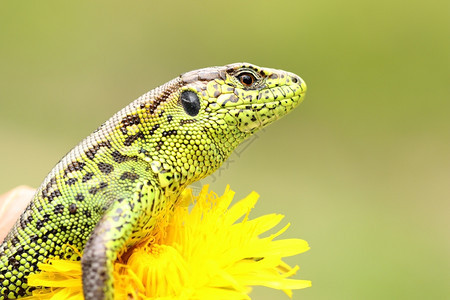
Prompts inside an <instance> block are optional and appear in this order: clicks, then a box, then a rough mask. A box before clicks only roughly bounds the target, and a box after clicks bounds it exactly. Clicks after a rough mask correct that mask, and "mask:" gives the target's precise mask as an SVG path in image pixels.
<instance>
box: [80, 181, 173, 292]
mask: <svg viewBox="0 0 450 300" xmlns="http://www.w3.org/2000/svg"><path fill="white" fill-rule="evenodd" d="M162 195H163V194H162V193H161V191H160V190H159V189H158V188H157V187H156V185H155V184H152V183H151V182H150V181H149V182H146V183H141V184H140V185H139V187H138V190H137V192H136V193H134V194H133V196H132V197H131V199H126V198H125V199H118V200H116V201H114V202H113V203H111V205H110V207H109V208H108V210H107V211H106V213H105V215H104V216H103V217H102V218H101V220H100V222H99V223H98V224H97V226H96V227H95V228H94V230H93V232H92V234H91V236H90V238H89V239H88V241H87V243H86V247H85V248H84V251H83V256H82V260H81V263H82V270H83V279H82V280H83V293H84V297H85V299H113V298H114V283H113V267H114V261H115V260H116V259H117V254H118V252H119V251H120V250H121V249H122V248H123V247H124V246H132V245H134V244H135V243H136V242H138V241H139V240H140V239H142V238H143V237H145V236H146V235H147V234H148V233H149V231H150V229H151V228H152V227H153V225H154V223H155V222H156V220H157V215H156V214H155V213H154V212H156V211H158V209H155V208H157V207H162V206H163V205H162V204H164V202H165V197H163V196H162ZM149 212H153V213H149ZM145 224H147V225H145Z"/></svg>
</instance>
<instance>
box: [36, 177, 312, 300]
mask: <svg viewBox="0 0 450 300" xmlns="http://www.w3.org/2000/svg"><path fill="white" fill-rule="evenodd" d="M233 196H234V192H233V191H231V190H230V189H229V187H227V189H226V190H225V193H224V194H223V196H221V197H218V196H217V195H216V194H215V193H213V192H208V186H205V187H203V189H202V191H201V193H200V195H199V196H198V197H196V201H195V202H194V206H193V208H192V209H190V210H189V208H188V205H187V204H189V202H192V199H193V196H192V193H191V190H186V191H185V192H184V193H183V194H182V196H181V199H180V201H179V203H181V205H178V206H177V207H176V208H175V211H174V212H173V214H166V215H167V217H165V219H163V220H162V221H161V222H160V223H159V225H158V227H157V228H155V230H154V232H153V233H152V236H151V237H150V238H149V239H147V240H145V241H144V242H143V243H141V244H140V245H138V246H136V247H134V249H133V250H132V251H131V254H130V252H128V253H125V254H123V255H122V256H121V257H119V259H118V261H117V262H116V263H115V270H114V285H115V291H116V299H127V298H128V297H130V296H131V297H133V298H134V299H250V297H249V296H248V294H249V293H250V291H251V286H257V285H260V286H266V287H270V288H274V289H279V290H283V291H284V292H285V293H286V294H287V295H288V296H291V295H292V290H293V289H302V288H306V287H309V286H311V282H310V281H307V280H297V279H289V278H288V277H290V276H292V275H294V274H295V272H296V271H297V270H298V269H299V268H298V266H296V267H294V268H291V267H290V266H289V265H287V264H286V263H284V262H283V260H282V258H283V257H286V256H292V255H296V254H299V253H302V252H305V251H307V250H308V249H309V246H308V243H307V242H306V241H304V240H300V239H284V240H274V239H275V238H276V237H278V236H279V235H281V234H282V233H283V232H284V231H285V230H286V229H287V228H288V227H289V224H288V225H286V226H285V227H284V228H282V229H281V230H280V231H278V232H277V233H275V234H272V235H270V236H267V237H260V235H261V234H263V233H264V232H266V231H268V230H270V229H272V228H273V227H275V226H276V225H277V224H278V223H279V222H280V221H281V219H282V218H283V216H282V215H279V214H269V215H265V216H262V217H259V218H256V219H253V220H250V219H249V218H248V215H249V213H250V210H251V209H252V208H253V207H254V205H255V204H256V202H257V200H258V194H256V193H255V192H252V193H251V194H250V195H248V196H247V197H246V198H244V199H243V200H241V201H239V202H237V203H236V204H234V205H233V206H232V207H231V208H230V207H229V206H230V203H231V201H232V200H233ZM240 219H242V220H240ZM239 220H240V221H239ZM127 258H128V259H127ZM125 260H126V263H123V262H122V261H125ZM40 269H41V270H42V272H41V273H38V274H35V275H30V276H29V280H28V283H29V285H31V286H44V287H48V288H47V289H38V290H35V291H33V297H35V299H82V298H83V296H82V286H81V264H80V262H74V261H65V260H57V259H51V260H49V262H48V263H47V264H41V265H40Z"/></svg>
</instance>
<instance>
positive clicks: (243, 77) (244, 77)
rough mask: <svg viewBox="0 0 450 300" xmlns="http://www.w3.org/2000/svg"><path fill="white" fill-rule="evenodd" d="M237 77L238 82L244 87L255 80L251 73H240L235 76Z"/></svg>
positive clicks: (250, 84)
mask: <svg viewBox="0 0 450 300" xmlns="http://www.w3.org/2000/svg"><path fill="white" fill-rule="evenodd" d="M237 78H238V79H239V82H240V83H242V85H243V86H245V87H250V86H252V84H253V83H254V82H255V81H256V78H255V76H254V75H253V74H251V73H241V74H239V75H238V77H237Z"/></svg>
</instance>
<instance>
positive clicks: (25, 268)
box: [0, 63, 306, 299]
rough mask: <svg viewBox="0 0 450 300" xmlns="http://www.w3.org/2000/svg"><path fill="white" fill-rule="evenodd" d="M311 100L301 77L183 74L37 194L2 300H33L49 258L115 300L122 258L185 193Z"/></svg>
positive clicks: (16, 242) (95, 293)
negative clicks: (32, 281)
mask: <svg viewBox="0 0 450 300" xmlns="http://www.w3.org/2000/svg"><path fill="white" fill-rule="evenodd" d="M305 92H306V84H305V82H304V81H303V80H302V79H301V78H300V77H299V76H298V75H295V74H293V73H290V72H287V71H282V70H277V69H271V68H263V67H258V66H256V65H252V64H250V63H234V64H229V65H226V66H221V67H210V68H204V69H199V70H195V71H190V72H187V73H184V74H182V75H180V76H178V77H177V78H175V79H173V80H171V81H169V82H167V83H165V84H163V85H161V86H159V87H157V88H155V89H153V90H151V91H149V92H148V93H146V94H144V95H142V96H141V97H139V98H138V99H136V100H135V101H133V102H131V103H130V104H129V105H128V106H126V107H125V108H123V109H122V110H120V111H119V112H117V113H116V114H115V115H113V116H112V117H111V118H110V119H109V120H107V121H106V122H105V123H103V124H102V125H101V126H100V127H99V128H98V129H97V130H95V131H94V132H93V133H92V134H91V135H89V136H88V137H87V138H86V139H84V140H83V141H82V142H80V143H79V144H78V145H77V146H76V147H75V148H73V149H72V150H71V151H70V152H69V153H68V154H67V155H66V156H65V157H63V158H62V159H61V160H60V161H59V163H57V164H56V166H55V167H54V168H53V169H52V170H51V172H50V173H49V174H48V175H47V177H46V178H45V179H44V181H43V183H42V184H41V185H40V187H39V188H38V189H37V191H36V194H35V195H34V197H33V198H32V200H31V201H30V203H29V204H28V206H27V207H26V209H25V210H24V212H23V213H22V214H21V215H20V217H19V219H18V220H17V222H16V223H15V225H14V226H13V228H12V229H11V230H10V232H9V233H8V235H7V237H6V238H5V240H4V241H3V243H2V244H1V246H0V299H15V298H20V297H23V296H27V295H30V294H31V293H32V290H33V287H30V286H28V285H27V277H28V276H29V275H30V274H33V273H36V272H38V271H39V268H38V264H39V263H40V262H43V261H44V260H45V259H47V258H52V257H59V258H64V259H70V260H81V266H82V284H83V294H84V297H85V298H86V299H113V298H114V282H113V278H112V269H113V263H114V260H115V259H116V258H117V254H118V251H119V250H120V249H122V248H123V247H131V246H132V245H135V244H136V243H137V242H138V241H139V240H141V239H143V238H145V237H146V236H147V235H148V234H149V233H150V231H151V230H152V228H154V226H155V224H156V223H157V222H158V214H159V215H160V214H161V212H163V211H167V208H170V207H173V206H174V205H176V200H177V198H178V197H179V195H180V194H181V192H182V191H183V190H184V189H185V188H186V187H187V186H188V185H190V184H192V183H193V182H195V181H198V180H200V179H202V178H204V177H206V176H208V175H210V174H212V173H213V172H214V171H215V170H216V169H218V168H219V167H220V165H221V164H222V163H223V162H224V161H225V160H226V159H227V158H228V156H229V155H230V154H231V152H232V151H233V149H235V148H236V147H237V146H238V145H239V144H240V143H241V142H242V141H244V140H245V139H246V138H248V137H249V136H251V135H252V134H254V133H255V132H256V131H258V130H259V129H261V128H263V127H265V126H267V125H269V124H270V123H272V122H273V121H275V120H277V119H279V118H280V117H282V116H284V115H286V114H287V113H289V112H290V111H292V110H293V109H294V108H295V107H297V106H298V105H299V104H300V103H301V102H302V101H303V99H304V95H305ZM66 244H70V245H72V246H73V247H75V248H77V249H80V250H82V255H81V257H80V255H78V254H77V253H75V252H74V251H71V250H70V249H69V248H70V247H64V245H66Z"/></svg>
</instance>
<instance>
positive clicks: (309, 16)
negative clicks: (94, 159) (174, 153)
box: [0, 0, 450, 299]
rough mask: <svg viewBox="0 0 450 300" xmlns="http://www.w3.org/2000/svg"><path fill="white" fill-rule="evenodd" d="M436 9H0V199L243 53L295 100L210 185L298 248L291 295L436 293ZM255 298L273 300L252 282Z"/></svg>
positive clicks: (445, 141)
mask: <svg viewBox="0 0 450 300" xmlns="http://www.w3.org/2000/svg"><path fill="white" fill-rule="evenodd" d="M449 19H450V2H449V1H444V0H443V1H434V0H430V1H425V2H424V1H416V0H413V1H389V0H381V1H358V0H342V1H331V0H318V1H285V0H278V1H209V2H207V1H158V2H157V1H70V2H69V1H2V2H0V45H1V46H0V136H1V142H0V143H1V149H0V166H1V170H2V175H1V177H0V178H1V180H0V192H6V191H7V190H9V189H11V188H13V187H14V186H17V185H20V184H27V185H31V186H34V187H36V186H38V185H39V183H40V182H41V180H42V179H43V178H44V176H45V175H46V174H47V172H48V171H49V170H50V169H51V167H52V166H53V165H54V164H55V163H56V162H57V161H58V160H59V159H60V158H61V157H62V156H63V155H64V154H65V153H66V152H67V151H68V150H70V148H72V147H73V146H74V145H75V144H77V143H78V142H79V141H80V140H81V139H82V138H84V137H85V136H87V135H88V134H89V133H90V132H91V131H92V130H93V129H95V128H96V127H97V126H98V125H99V124H101V123H102V122H103V121H105V120H106V119H107V118H109V117H110V116H111V115H112V114H113V113H115V112H116V111H118V110H119V109H120V108H122V107H123V106H125V105H126V104H127V103H128V102H130V101H131V100H133V99H135V98H137V97H138V96H140V95H141V94H143V93H144V92H146V91H148V90H150V89H152V88H154V87H156V86H158V85H160V84H162V83H164V82H166V81H168V80H170V79H172V78H173V77H175V76H177V75H178V74H180V73H182V72H186V71H189V70H192V69H197V68H202V67H207V66H212V65H223V64H227V63H232V62H238V61H248V62H251V63H254V64H257V65H261V66H268V67H274V68H280V69H286V70H289V71H291V72H294V73H297V74H299V75H300V76H301V77H302V78H304V79H305V80H306V82H307V84H308V94H307V97H306V100H305V102H304V103H303V104H302V105H301V106H300V107H299V109H297V110H296V111H295V112H293V113H292V114H290V115H289V116H287V117H285V118H284V119H283V120H282V121H280V122H277V123H276V124H274V125H272V126H270V127H268V128H267V129H266V130H265V131H264V132H261V133H260V134H258V136H257V138H255V139H254V140H252V143H251V144H249V145H248V147H246V148H245V151H241V154H240V155H234V156H232V157H231V158H230V162H229V163H228V164H227V165H226V167H225V168H223V169H222V170H221V172H220V174H216V175H217V176H216V178H215V179H214V180H213V179H211V178H210V179H207V180H205V181H204V183H211V184H212V186H213V188H214V189H215V190H216V191H217V192H221V191H223V189H224V188H225V185H226V184H227V183H229V184H230V185H231V186H232V188H233V189H234V190H236V192H237V196H238V197H241V196H244V195H246V194H248V193H249V192H250V191H251V190H256V191H257V192H258V193H260V194H261V200H260V202H259V203H258V205H257V207H256V208H255V210H254V211H253V216H258V215H261V214H265V213H272V212H278V213H282V214H284V215H286V220H287V221H286V222H288V221H289V222H291V224H292V225H291V227H290V229H289V230H288V232H287V233H286V234H285V236H286V237H301V238H304V239H305V240H307V241H308V242H309V243H310V245H311V247H312V249H311V250H310V251H309V252H307V253H305V254H302V255H299V256H296V257H293V258H290V259H289V260H288V261H289V263H291V264H299V265H300V267H301V270H300V271H299V272H298V274H297V276H296V278H303V279H311V280H312V281H313V287H311V288H308V289H305V290H300V291H295V292H294V299H450V284H449V280H450V255H449V253H450V217H449V212H450V201H449V200H450V187H449V185H450V116H449V113H450V104H449V103H450V39H449V37H450V21H449ZM252 296H253V298H254V299H283V298H284V295H283V293H282V292H279V291H271V290H268V289H266V288H257V289H256V290H255V291H254V293H252Z"/></svg>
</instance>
